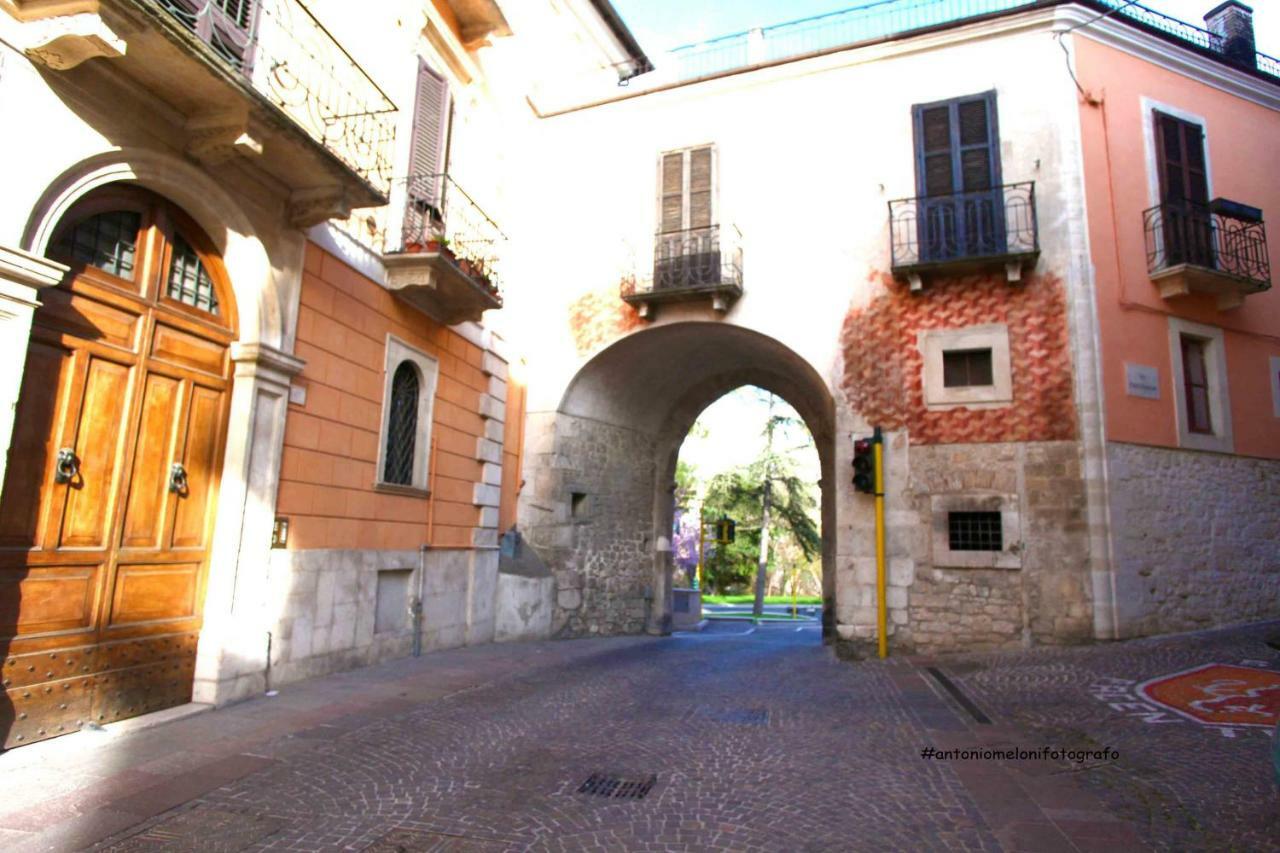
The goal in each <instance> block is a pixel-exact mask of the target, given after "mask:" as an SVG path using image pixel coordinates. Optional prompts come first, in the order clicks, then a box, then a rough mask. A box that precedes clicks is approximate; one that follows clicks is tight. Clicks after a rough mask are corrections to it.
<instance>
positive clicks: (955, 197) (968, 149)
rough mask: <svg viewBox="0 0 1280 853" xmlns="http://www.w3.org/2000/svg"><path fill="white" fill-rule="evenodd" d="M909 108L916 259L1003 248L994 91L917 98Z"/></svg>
mask: <svg viewBox="0 0 1280 853" xmlns="http://www.w3.org/2000/svg"><path fill="white" fill-rule="evenodd" d="M912 114H913V119H914V125H915V148H916V190H917V194H918V195H919V196H920V197H921V198H920V203H919V222H918V228H919V239H920V257H921V260H924V261H945V260H958V259H962V258H973V257H982V256H984V255H997V254H1001V253H1003V252H1004V250H1005V234H1004V231H1005V229H1004V209H1003V208H1004V205H1003V200H1002V197H1001V190H1000V137H999V134H998V132H997V127H996V99H995V92H985V93H983V94H981V95H972V96H968V97H964V98H955V99H953V100H949V101H942V102H939V103H936V104H917V105H916V106H914V107H913V108H912Z"/></svg>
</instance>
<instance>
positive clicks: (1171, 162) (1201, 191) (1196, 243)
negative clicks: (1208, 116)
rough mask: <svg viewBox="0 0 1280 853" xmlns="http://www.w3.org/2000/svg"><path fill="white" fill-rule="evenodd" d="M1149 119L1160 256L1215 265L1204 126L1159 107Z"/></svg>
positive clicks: (1208, 265) (1172, 259)
mask: <svg viewBox="0 0 1280 853" xmlns="http://www.w3.org/2000/svg"><path fill="white" fill-rule="evenodd" d="M1153 120H1154V124H1155V138H1156V159H1157V169H1158V170H1159V173H1160V202H1161V206H1162V208H1163V212H1162V213H1163V222H1164V227H1163V232H1164V233H1163V237H1164V248H1165V257H1166V258H1167V260H1168V263H1170V264H1184V263H1185V264H1196V265H1197V266H1204V267H1214V266H1216V264H1215V262H1214V255H1215V253H1214V250H1213V220H1212V217H1211V216H1210V213H1209V177H1208V166H1207V161H1206V159H1205V153H1204V128H1203V127H1201V126H1200V125H1198V124H1196V123H1195V122H1191V121H1186V120H1184V119H1180V118H1175V117H1174V116H1171V115H1167V114H1165V113H1162V112H1160V111H1159V110H1157V111H1155V116H1154V119H1153Z"/></svg>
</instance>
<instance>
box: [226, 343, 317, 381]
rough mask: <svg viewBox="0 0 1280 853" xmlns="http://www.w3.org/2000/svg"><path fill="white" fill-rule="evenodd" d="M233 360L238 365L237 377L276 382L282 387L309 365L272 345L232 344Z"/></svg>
mask: <svg viewBox="0 0 1280 853" xmlns="http://www.w3.org/2000/svg"><path fill="white" fill-rule="evenodd" d="M231 360H232V361H233V362H235V365H236V376H252V377H255V378H259V379H267V380H274V381H275V382H277V383H280V384H282V385H288V384H289V380H290V379H292V378H293V377H295V376H297V375H298V374H299V373H301V372H302V368H303V367H305V366H306V364H307V363H306V362H305V361H303V360H302V359H300V358H298V357H297V356H295V355H290V354H289V353H287V352H285V351H284V350H280V349H276V348H275V347H273V346H271V345H270V344H264V343H243V342H241V341H236V342H234V343H232V344H231Z"/></svg>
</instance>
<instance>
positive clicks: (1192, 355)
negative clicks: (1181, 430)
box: [1178, 334, 1214, 435]
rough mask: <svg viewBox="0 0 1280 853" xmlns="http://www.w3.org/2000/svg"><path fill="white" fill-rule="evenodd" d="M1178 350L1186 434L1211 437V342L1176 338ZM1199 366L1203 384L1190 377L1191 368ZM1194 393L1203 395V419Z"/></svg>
mask: <svg viewBox="0 0 1280 853" xmlns="http://www.w3.org/2000/svg"><path fill="white" fill-rule="evenodd" d="M1178 344H1179V349H1180V351H1181V355H1182V391H1183V398H1184V399H1183V407H1184V411H1185V413H1186V417H1187V432H1194V433H1197V434H1199V435H1213V434H1214V432H1213V403H1212V400H1213V397H1212V393H1213V389H1212V387H1211V381H1210V378H1209V355H1208V350H1209V347H1210V346H1212V342H1211V341H1209V340H1206V339H1205V338H1199V337H1196V336H1195V335H1188V334H1181V335H1179V336H1178ZM1197 363H1198V366H1199V372H1200V375H1201V376H1202V377H1203V382H1196V381H1195V380H1194V378H1193V376H1192V373H1193V371H1192V366H1193V365H1195V364H1197ZM1196 391H1200V392H1201V393H1203V395H1204V398H1203V399H1204V410H1203V411H1204V417H1203V418H1201V417H1200V416H1199V415H1198V414H1197V409H1196V397H1195V394H1196Z"/></svg>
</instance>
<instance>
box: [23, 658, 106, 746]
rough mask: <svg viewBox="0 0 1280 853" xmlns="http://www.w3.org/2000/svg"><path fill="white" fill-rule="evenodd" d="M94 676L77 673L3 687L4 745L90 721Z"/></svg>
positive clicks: (51, 734)
mask: <svg viewBox="0 0 1280 853" xmlns="http://www.w3.org/2000/svg"><path fill="white" fill-rule="evenodd" d="M93 689H94V678H93V676H77V677H75V678H66V679H62V680H60V681H49V682H45V683H43V684H30V685H27V686H25V687H14V688H10V689H8V690H6V691H5V699H6V700H7V701H0V733H4V732H6V731H7V732H8V734H7V735H5V737H4V748H6V749H8V748H10V747H15V746H22V745H23V744H27V743H32V742H33V741H37V740H44V739H45V738H48V737H56V736H57V735H60V734H67V733H69V732H74V731H77V730H79V729H80V728H81V727H82V726H83V725H84V724H85V723H86V722H88V721H89V714H90V713H91V709H92V703H93Z"/></svg>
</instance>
